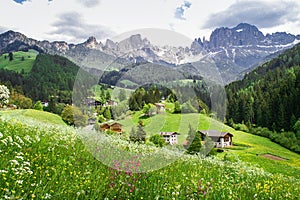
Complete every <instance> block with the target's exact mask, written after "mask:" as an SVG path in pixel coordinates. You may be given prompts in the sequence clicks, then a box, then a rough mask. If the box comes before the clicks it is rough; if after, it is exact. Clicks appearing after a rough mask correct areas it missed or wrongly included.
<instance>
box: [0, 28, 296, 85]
mask: <svg viewBox="0 0 300 200" xmlns="http://www.w3.org/2000/svg"><path fill="white" fill-rule="evenodd" d="M299 41H300V35H297V36H295V35H292V34H287V33H285V32H277V33H273V34H267V35H264V34H263V33H262V32H261V31H259V29H258V28H257V27H255V26H253V25H250V24H246V23H241V24H239V25H238V26H236V27H233V28H227V27H222V28H218V29H216V30H214V31H213V32H212V34H211V36H210V39H209V41H208V40H206V39H203V40H201V39H200V38H197V39H195V40H194V42H193V43H192V44H191V46H190V47H170V46H163V47H161V46H157V45H153V44H151V42H150V41H149V40H148V39H147V38H142V36H141V35H140V34H136V35H132V36H130V37H129V38H127V39H125V40H123V41H120V42H114V41H112V40H109V39H107V40H106V42H105V44H103V43H101V42H97V40H96V38H95V37H90V38H88V40H87V41H85V42H84V43H81V44H68V43H66V42H49V41H37V40H34V39H31V38H28V37H26V36H25V35H23V34H21V33H17V32H13V31H8V32H5V33H3V34H1V35H0V53H5V52H10V51H17V50H27V49H30V48H32V49H35V50H37V51H39V52H45V53H49V54H59V55H62V56H65V57H67V58H69V59H70V60H72V61H73V62H75V63H76V64H78V65H80V66H81V67H84V68H88V69H98V70H105V69H107V68H109V69H121V68H123V67H124V66H126V65H130V64H132V63H140V62H141V63H144V62H151V63H155V64H160V65H164V66H171V67H175V69H179V70H180V71H184V72H188V73H191V74H196V75H203V76H206V77H208V78H213V76H214V74H213V73H212V74H207V71H210V70H207V68H208V67H207V63H208V62H210V63H211V64H210V66H211V67H215V68H216V69H217V70H218V71H219V72H220V74H221V77H222V79H223V82H224V83H228V82H231V81H233V80H235V79H237V78H238V77H241V75H240V74H241V73H243V72H245V71H249V70H250V69H251V68H253V67H256V66H258V65H259V64H260V63H261V62H264V61H266V60H267V59H270V58H272V55H277V54H278V52H281V51H283V50H285V49H288V48H291V47H293V46H294V45H295V44H297V43H298V42H299ZM186 66H188V67H186ZM212 71H215V70H212Z"/></svg>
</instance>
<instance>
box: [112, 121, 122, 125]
mask: <svg viewBox="0 0 300 200" xmlns="http://www.w3.org/2000/svg"><path fill="white" fill-rule="evenodd" d="M110 126H122V124H120V123H117V122H115V123H112V124H111V125H110Z"/></svg>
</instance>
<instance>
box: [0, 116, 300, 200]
mask: <svg viewBox="0 0 300 200" xmlns="http://www.w3.org/2000/svg"><path fill="white" fill-rule="evenodd" d="M87 133H88V132H86V134H87ZM102 137H104V140H105V141H107V142H109V143H110V144H111V145H116V146H115V147H116V148H121V149H123V148H124V151H128V152H139V153H141V155H145V157H142V156H141V157H128V158H123V159H122V158H118V157H117V159H115V160H114V162H113V163H111V165H110V166H111V167H109V166H107V165H105V164H103V163H102V162H100V161H99V160H98V159H99V158H98V159H96V158H97V157H94V156H93V155H92V154H91V153H90V150H91V149H93V148H94V147H95V146H85V145H84V144H83V142H82V140H81V139H80V138H83V136H82V134H81V135H79V134H78V131H77V130H75V129H73V128H70V127H67V126H64V125H54V124H47V123H44V124H42V123H39V122H38V121H35V120H31V121H30V120H28V121H26V124H25V123H21V122H20V121H16V120H10V121H6V120H0V199H271V198H272V199H299V194H300V186H299V184H298V183H299V180H297V179H295V178H291V177H286V176H283V175H276V174H275V175H273V174H270V173H266V172H264V171H263V170H262V169H259V168H255V167H251V166H248V165H246V164H245V163H243V162H229V161H222V160H220V159H216V158H199V157H197V156H188V155H182V154H180V156H178V157H177V159H176V160H175V161H174V162H172V163H170V164H169V165H168V166H166V167H163V168H161V169H158V170H153V171H148V172H142V171H140V173H136V172H137V171H138V170H139V168H140V167H141V161H142V159H145V158H148V157H147V155H148V154H147V153H148V152H143V151H155V147H152V146H150V147H149V146H147V145H142V146H138V145H136V144H132V143H127V142H125V141H121V140H120V139H118V137H115V136H102ZM91 141H92V140H89V141H88V140H86V141H84V143H85V144H87V143H86V142H91ZM88 144H89V143H88ZM93 144H97V143H93ZM126 146H127V147H128V148H125V147H126ZM91 147H92V148H91ZM157 151H161V152H164V151H166V154H168V152H167V151H170V150H164V149H158V150H157ZM101 152H102V150H101V149H99V151H98V154H94V155H101ZM104 152H105V151H103V152H102V153H104ZM143 153H144V154H143ZM176 155H177V154H176V153H174V156H176ZM104 156H105V155H104ZM149 159H151V158H149Z"/></svg>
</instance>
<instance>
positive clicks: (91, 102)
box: [82, 97, 118, 107]
mask: <svg viewBox="0 0 300 200" xmlns="http://www.w3.org/2000/svg"><path fill="white" fill-rule="evenodd" d="M82 103H83V104H84V105H86V106H89V107H98V106H103V107H107V106H117V105H118V102H116V101H114V100H108V101H106V102H105V103H102V102H101V101H98V100H97V99H95V98H92V97H89V98H85V99H83V100H82Z"/></svg>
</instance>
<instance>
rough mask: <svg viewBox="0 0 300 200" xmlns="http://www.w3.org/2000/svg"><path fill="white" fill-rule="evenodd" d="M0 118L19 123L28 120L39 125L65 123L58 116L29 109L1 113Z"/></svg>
mask: <svg viewBox="0 0 300 200" xmlns="http://www.w3.org/2000/svg"><path fill="white" fill-rule="evenodd" d="M0 117H3V118H8V119H10V118H13V119H17V120H21V121H23V120H24V119H29V120H35V121H38V122H40V123H48V124H55V125H65V122H64V121H63V120H62V119H61V117H60V116H58V115H55V114H52V113H49V112H43V111H38V110H31V109H28V110H8V111H1V112H0Z"/></svg>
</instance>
